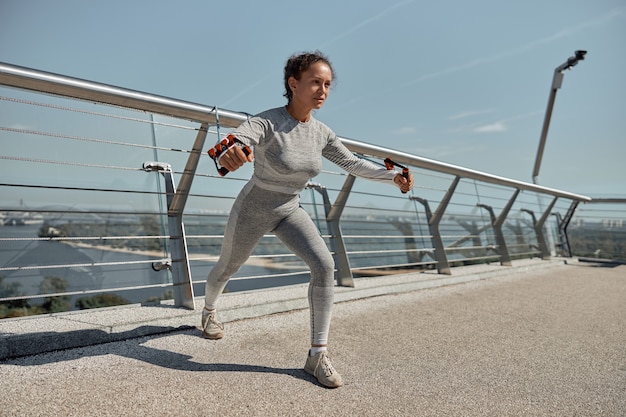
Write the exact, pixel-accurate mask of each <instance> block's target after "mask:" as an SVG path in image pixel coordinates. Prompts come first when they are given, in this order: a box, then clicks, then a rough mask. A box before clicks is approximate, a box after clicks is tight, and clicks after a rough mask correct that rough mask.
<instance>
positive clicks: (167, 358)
mask: <svg viewBox="0 0 626 417" xmlns="http://www.w3.org/2000/svg"><path fill="white" fill-rule="evenodd" d="M198 321H199V316H198ZM308 323H309V317H308V310H306V309H295V310H293V311H286V312H282V313H276V314H269V315H261V316H259V317H256V318H249V319H242V320H236V321H231V322H229V323H227V324H226V335H225V337H224V339H222V340H219V341H209V340H205V339H203V338H202V337H201V333H200V331H199V330H198V329H195V328H184V327H181V328H178V329H175V330H173V331H170V332H167V333H160V334H152V335H148V336H145V337H138V338H132V339H128V340H122V341H114V342H109V343H102V344H98V345H94V346H86V347H80V348H74V349H66V350H62V351H55V352H49V353H43V354H37V355H32V356H27V357H22V358H14V359H8V360H4V361H2V362H0V415H2V416H92V415H93V416H96V415H97V416H568V417H569V416H618V417H619V416H626V265H621V266H607V265H601V264H594V263H578V262H569V263H568V264H559V265H558V266H553V267H550V268H546V269H541V268H539V269H532V270H511V273H502V274H500V275H498V276H491V277H489V278H487V279H481V280H477V281H470V282H465V283H460V284H456V285H448V286H442V287H434V288H426V289H420V290H413V291H409V292H400V293H396V294H391V295H379V296H373V297H368V298H362V299H356V300H353V301H349V300H347V299H345V298H344V299H343V300H342V301H341V302H339V303H337V304H336V306H335V314H334V317H333V322H332V327H331V335H330V337H331V347H330V353H331V357H332V359H333V364H334V366H335V368H336V369H337V371H339V372H340V373H341V374H342V376H343V380H344V383H345V385H344V386H343V387H341V388H337V389H327V388H324V387H322V386H320V385H318V384H317V383H316V381H315V380H314V379H313V377H311V376H309V375H308V374H306V373H305V372H304V371H303V369H302V367H303V365H304V361H305V358H306V352H307V348H308V346H307V344H308V340H309V324H308Z"/></svg>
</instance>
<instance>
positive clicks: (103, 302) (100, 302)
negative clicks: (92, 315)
mask: <svg viewBox="0 0 626 417" xmlns="http://www.w3.org/2000/svg"><path fill="white" fill-rule="evenodd" d="M124 304H130V301H128V300H127V299H125V298H124V297H120V296H119V295H117V294H98V295H94V296H93V297H82V298H79V299H78V300H76V304H75V305H76V308H78V309H80V310H88V309H90V308H101V307H111V306H120V305H124Z"/></svg>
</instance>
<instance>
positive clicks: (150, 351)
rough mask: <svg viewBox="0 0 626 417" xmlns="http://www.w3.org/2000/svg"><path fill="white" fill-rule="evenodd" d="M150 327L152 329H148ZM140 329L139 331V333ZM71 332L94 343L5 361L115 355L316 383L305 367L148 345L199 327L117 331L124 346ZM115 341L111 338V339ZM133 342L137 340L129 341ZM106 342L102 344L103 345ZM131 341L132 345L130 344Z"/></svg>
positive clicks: (98, 334) (94, 333) (93, 333)
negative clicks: (199, 358) (201, 358)
mask: <svg viewBox="0 0 626 417" xmlns="http://www.w3.org/2000/svg"><path fill="white" fill-rule="evenodd" d="M148 327H149V328H148ZM138 330H139V332H138ZM137 332H138V333H139V334H141V333H142V332H143V334H147V336H143V337H139V338H138V337H136V334H137ZM48 333H49V334H45V335H39V336H40V337H41V336H43V338H45V339H49V340H50V339H52V340H53V339H55V336H57V337H58V336H61V335H60V334H58V333H55V332H48ZM68 333H74V334H73V337H76V338H79V339H82V340H83V341H84V340H85V339H88V340H92V341H93V343H92V344H91V346H85V345H86V344H83V345H82V346H84V347H78V348H73V349H66V350H59V351H54V352H50V353H43V354H37V355H33V356H25V357H18V358H14V359H9V360H6V361H4V363H6V364H12V365H21V366H37V365H44V364H48V363H56V362H65V361H71V360H77V359H80V358H84V357H85V356H86V355H91V356H101V355H109V354H114V355H118V356H123V357H127V358H130V359H136V360H139V361H143V362H146V363H149V364H151V365H155V366H160V367H163V368H168V369H175V370H179V371H192V372H255V373H273V374H280V375H289V376H291V377H293V378H297V379H302V380H305V381H309V382H314V383H316V382H317V381H315V378H313V377H311V376H310V375H309V374H307V373H306V372H305V371H304V369H302V368H274V367H269V366H258V365H249V364H236V363H200V362H194V361H193V360H192V358H193V357H192V356H189V355H185V354H182V353H178V352H172V351H169V350H163V349H156V348H153V347H150V346H145V345H143V343H145V342H146V341H147V340H151V339H155V338H159V337H166V336H170V335H172V334H179V335H181V334H188V335H191V336H196V335H197V336H198V337H202V335H201V333H199V331H198V330H197V329H196V328H193V327H189V328H183V329H181V328H171V327H161V328H155V326H144V329H136V330H134V331H133V334H134V335H135V336H134V337H133V336H130V335H126V337H124V333H118V334H117V337H116V339H117V340H115V341H124V342H126V343H125V344H124V345H123V346H122V345H117V344H115V343H106V342H105V341H104V340H103V339H107V338H108V337H107V336H109V337H110V336H111V334H108V333H106V332H104V331H102V330H94V329H89V330H76V331H73V332H64V333H63V334H62V337H64V338H67V337H70V336H71V335H69V334H68ZM111 341H112V340H108V342H111ZM130 342H136V343H132V344H130ZM102 343H103V344H102ZM129 344H130V346H129Z"/></svg>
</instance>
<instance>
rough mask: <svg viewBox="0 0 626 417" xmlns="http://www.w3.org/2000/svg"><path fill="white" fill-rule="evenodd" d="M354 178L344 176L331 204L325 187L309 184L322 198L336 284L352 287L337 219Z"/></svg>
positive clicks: (352, 282)
mask: <svg viewBox="0 0 626 417" xmlns="http://www.w3.org/2000/svg"><path fill="white" fill-rule="evenodd" d="M355 179H356V178H355V177H354V176H353V175H348V178H346V181H345V183H344V184H343V187H342V188H341V191H340V192H339V195H338V196H337V200H335V204H334V205H331V202H330V198H329V197H328V191H327V190H326V188H325V187H322V186H321V185H317V184H309V186H310V187H312V188H314V189H315V190H317V191H318V192H319V193H320V194H321V195H322V199H323V200H324V211H325V214H326V227H327V228H328V234H329V235H330V242H329V245H330V249H331V251H332V252H333V258H334V260H335V268H336V272H335V279H336V280H337V285H339V286H342V287H354V278H353V276H352V269H351V268H350V259H349V258H348V253H347V251H346V246H345V244H344V242H343V235H342V233H341V225H340V223H339V220H340V219H341V214H342V213H343V209H344V208H345V206H346V202H347V201H348V196H349V195H350V191H351V190H352V186H353V185H354V180H355Z"/></svg>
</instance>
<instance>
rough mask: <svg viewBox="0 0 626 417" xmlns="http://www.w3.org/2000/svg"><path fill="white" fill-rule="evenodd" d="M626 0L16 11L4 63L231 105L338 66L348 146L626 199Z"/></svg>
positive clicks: (72, 6)
mask: <svg viewBox="0 0 626 417" xmlns="http://www.w3.org/2000/svg"><path fill="white" fill-rule="evenodd" d="M625 44H626V2H624V1H623V0H594V1H589V0H552V1H545V0H525V1H517V2H511V1H501V0H474V1H465V0H443V1H421V0H390V1H380V0H379V1H374V0H360V1H356V0H353V1H345V0H319V1H315V2H304V1H302V2H301V1H294V0H291V1H286V0H276V1H273V0H267V1H251V0H246V1H243V0H229V1H220V2H213V1H207V0H178V1H171V0H170V1H162V0H150V1H147V0H146V1H144V0H134V1H133V0H107V1H84V0H55V1H53V2H52V1H47V0H0V61H1V62H5V63H9V64H14V65H19V66H25V67H30V68H34V69H38V70H43V71H48V72H53V73H59V74H63V75H68V76H72V77H77V78H82V79H87V80H91V81H96V82H100V83H105V84H112V85H115V86H119V87H124V88H130V89H133V90H139V91H144V92H147V93H151V94H157V95H163V96H167V97H172V98H175V99H180V100H185V101H192V102H197V103H201V104H204V105H210V106H214V105H216V106H218V107H220V108H224V109H228V110H233V111H243V112H247V113H252V114H254V113H258V112H260V111H263V110H265V109H268V108H272V107H277V106H282V105H284V104H285V99H284V97H283V95H282V94H283V91H284V90H283V81H282V69H283V65H284V63H285V61H286V59H287V58H288V57H289V56H290V55H291V54H293V53H299V52H302V51H312V50H316V49H319V50H321V51H322V52H324V53H325V54H326V55H328V56H329V57H330V59H331V61H332V63H333V68H334V71H335V81H334V85H333V88H332V90H331V93H330V96H329V98H328V100H327V102H326V104H325V105H324V107H323V108H322V109H321V110H319V111H318V112H317V113H316V115H315V117H316V118H318V119H319V120H321V121H323V122H324V123H326V124H327V125H329V126H330V127H331V128H332V129H333V130H334V131H335V132H336V133H337V134H338V135H340V136H343V137H347V138H351V139H356V140H359V141H363V142H367V143H371V144H376V145H380V146H386V147H389V148H392V149H395V150H400V151H403V152H407V153H410V154H414V155H418V156H421V157H425V158H429V159H434V160H438V161H442V162H446V163H448V164H454V165H458V166H461V167H465V168H470V169H474V170H478V171H483V172H487V173H490V174H494V175H498V176H503V177H507V178H511V179H515V180H521V181H525V182H529V183H530V182H532V170H533V167H534V163H535V158H536V155H537V148H538V145H539V139H540V135H541V128H542V124H543V120H544V116H545V113H546V107H547V102H548V97H549V93H550V88H551V84H552V78H553V75H554V70H555V68H556V67H557V66H559V65H561V64H562V63H563V62H565V61H566V60H567V59H568V58H569V57H570V56H572V55H573V54H574V51H576V50H586V51H588V53H587V55H586V58H585V60H584V61H582V62H580V63H579V64H578V65H577V66H576V67H574V68H573V69H572V70H571V71H567V72H566V73H565V76H564V80H563V85H562V88H561V89H559V90H558V93H557V96H556V101H555V105H554V111H553V114H552V117H551V125H550V130H549V133H548V136H547V142H546V147H545V151H544V156H543V160H542V164H541V170H540V173H539V183H540V184H541V185H544V186H547V187H551V188H557V189H561V190H565V191H569V192H573V193H579V194H584V195H589V196H592V197H626V163H625V162H624V156H625V155H626V140H625V139H626V137H625V136H626V53H625V48H624V45H625Z"/></svg>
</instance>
